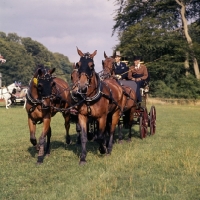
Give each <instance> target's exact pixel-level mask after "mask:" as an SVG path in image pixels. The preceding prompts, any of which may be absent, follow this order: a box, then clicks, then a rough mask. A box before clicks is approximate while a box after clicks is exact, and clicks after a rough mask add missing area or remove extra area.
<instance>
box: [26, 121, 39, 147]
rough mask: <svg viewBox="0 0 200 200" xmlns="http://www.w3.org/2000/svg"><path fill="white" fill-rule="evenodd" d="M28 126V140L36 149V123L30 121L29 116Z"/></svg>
mask: <svg viewBox="0 0 200 200" xmlns="http://www.w3.org/2000/svg"><path fill="white" fill-rule="evenodd" d="M28 126H29V131H30V142H31V144H32V145H33V146H34V147H36V149H37V139H36V137H35V132H36V125H35V124H34V123H33V122H32V120H31V119H30V118H28ZM37 150H39V149H37Z"/></svg>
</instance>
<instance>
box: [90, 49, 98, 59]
mask: <svg viewBox="0 0 200 200" xmlns="http://www.w3.org/2000/svg"><path fill="white" fill-rule="evenodd" d="M96 54H97V50H95V51H94V52H93V54H90V57H91V58H94V56H96Z"/></svg>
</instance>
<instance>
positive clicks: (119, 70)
mask: <svg viewBox="0 0 200 200" xmlns="http://www.w3.org/2000/svg"><path fill="white" fill-rule="evenodd" d="M114 58H115V63H114V73H115V75H116V77H117V78H118V79H128V70H129V68H128V67H127V66H126V64H125V63H124V62H121V55H120V52H119V51H116V54H115V55H114Z"/></svg>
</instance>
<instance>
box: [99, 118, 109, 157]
mask: <svg viewBox="0 0 200 200" xmlns="http://www.w3.org/2000/svg"><path fill="white" fill-rule="evenodd" d="M106 120H107V116H106V115H104V116H102V117H101V118H100V119H98V122H99V131H98V137H97V142H98V143H99V144H100V146H99V151H100V153H101V154H105V153H106V152H107V148H106V138H105V134H104V131H105V127H106V124H107V123H106Z"/></svg>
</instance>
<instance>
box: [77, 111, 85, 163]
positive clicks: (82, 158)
mask: <svg viewBox="0 0 200 200" xmlns="http://www.w3.org/2000/svg"><path fill="white" fill-rule="evenodd" d="M78 119H79V124H80V127H81V147H82V150H81V155H80V162H79V164H80V165H84V164H85V163H86V155H87V150H86V143H87V117H86V116H84V115H80V114H79V115H78Z"/></svg>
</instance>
